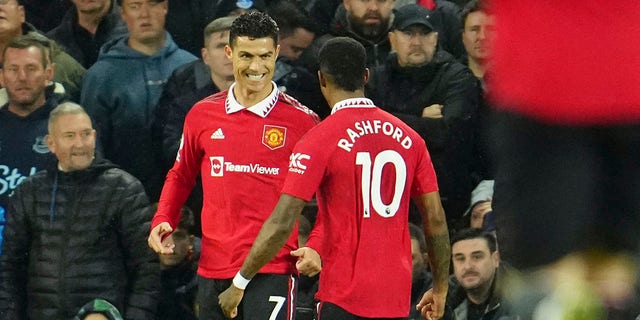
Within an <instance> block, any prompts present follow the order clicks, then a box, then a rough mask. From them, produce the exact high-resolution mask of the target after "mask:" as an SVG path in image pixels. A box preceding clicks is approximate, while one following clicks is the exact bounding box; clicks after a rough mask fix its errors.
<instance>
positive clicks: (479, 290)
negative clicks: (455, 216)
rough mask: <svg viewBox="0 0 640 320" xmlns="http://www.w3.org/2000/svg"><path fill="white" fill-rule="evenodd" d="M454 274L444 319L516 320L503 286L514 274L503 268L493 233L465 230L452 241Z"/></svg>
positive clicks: (480, 230)
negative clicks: (505, 296) (505, 298)
mask: <svg viewBox="0 0 640 320" xmlns="http://www.w3.org/2000/svg"><path fill="white" fill-rule="evenodd" d="M451 255H452V257H451V262H452V263H453V273H454V275H453V276H452V277H451V281H450V284H449V295H447V303H446V307H445V312H444V316H443V317H442V319H444V320H471V319H481V320H512V319H513V320H515V319H519V318H518V317H517V316H515V315H514V314H513V312H512V310H511V308H510V306H509V305H508V304H507V303H505V301H503V294H504V285H505V281H507V277H509V276H510V273H512V272H513V271H512V270H511V269H510V268H507V267H504V266H503V265H501V263H500V262H501V261H500V253H499V251H498V243H497V241H496V237H495V235H494V234H493V233H491V232H487V231H484V230H482V229H463V230H460V231H459V232H458V233H457V234H456V235H454V236H453V238H452V239H451Z"/></svg>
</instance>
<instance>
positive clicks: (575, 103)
mask: <svg viewBox="0 0 640 320" xmlns="http://www.w3.org/2000/svg"><path fill="white" fill-rule="evenodd" d="M491 3H492V4H493V7H492V11H493V12H494V13H495V24H496V38H495V47H494V51H493V53H494V56H493V58H492V64H491V69H490V73H489V75H490V76H489V77H488V79H487V81H488V84H489V85H488V88H489V91H490V93H491V96H492V98H493V99H494V100H495V101H496V102H497V106H499V107H501V108H507V109H512V110H515V111H517V112H518V113H521V114H526V115H528V116H530V117H533V118H537V119H539V120H543V121H545V122H549V123H556V124H577V125H598V124H616V123H620V124H623V123H638V121H639V120H640V90H638V83H640V72H638V71H640V55H638V52H639V51H640V42H639V41H635V39H634V38H633V36H634V35H636V34H638V32H640V19H638V13H639V12H640V1H637V0H616V1H607V2H602V1H582V0H580V1H578V0H563V1H518V0H492V1H491Z"/></svg>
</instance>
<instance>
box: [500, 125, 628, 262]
mask: <svg viewBox="0 0 640 320" xmlns="http://www.w3.org/2000/svg"><path fill="white" fill-rule="evenodd" d="M494 124H495V127H494V129H495V131H494V132H493V137H494V140H493V141H494V145H495V146H496V149H495V151H496V156H497V159H496V160H497V165H498V166H497V171H496V182H495V193H494V198H493V211H494V212H495V215H496V217H495V218H496V225H497V233H498V241H499V246H500V256H501V257H502V258H504V260H505V261H508V262H510V263H511V264H512V265H513V266H515V267H517V268H534V267H539V266H542V265H545V264H548V263H550V262H553V261H555V260H557V259H559V258H561V257H563V256H564V255H566V254H568V253H571V252H577V251H584V250H591V249H598V250H605V251H608V252H620V253H621V252H629V253H632V254H635V253H637V252H638V245H639V244H640V238H639V237H638V230H640V126H638V125H630V126H601V127H572V126H558V125H547V124H543V123H539V122H536V121H532V120H529V119H526V118H523V117H519V116H515V115H511V114H506V113H503V114H499V115H498V116H497V118H496V121H495V122H494Z"/></svg>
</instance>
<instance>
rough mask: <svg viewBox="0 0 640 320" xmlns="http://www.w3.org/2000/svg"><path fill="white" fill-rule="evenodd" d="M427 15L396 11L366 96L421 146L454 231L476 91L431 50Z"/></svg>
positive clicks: (462, 199)
mask: <svg viewBox="0 0 640 320" xmlns="http://www.w3.org/2000/svg"><path fill="white" fill-rule="evenodd" d="M428 14H429V11H428V10H427V9H426V8H424V7H422V6H419V5H415V4H410V5H406V6H403V7H401V8H400V9H398V11H397V12H396V15H395V20H394V25H393V30H392V31H391V32H389V39H390V41H391V45H392V47H393V49H394V51H395V53H394V54H391V55H390V56H389V59H388V60H387V61H386V63H385V64H384V65H383V66H381V67H379V68H375V69H374V70H373V72H372V73H371V78H370V80H369V83H368V86H367V96H368V97H370V98H371V99H372V100H373V101H374V102H375V103H376V105H378V106H380V107H381V108H383V109H385V110H387V111H389V112H391V113H393V114H394V115H396V116H397V117H399V118H400V119H402V120H403V121H404V122H406V123H407V124H408V125H409V126H411V128H413V129H414V130H415V131H416V132H418V133H419V134H420V135H421V136H422V138H424V140H425V141H426V143H427V148H428V149H429V153H430V154H431V158H432V161H433V166H434V168H435V170H436V175H437V177H438V185H439V187H440V195H441V197H442V206H443V207H444V209H445V212H446V213H447V221H448V225H449V226H450V229H455V224H454V222H456V220H458V219H459V218H460V217H461V216H462V214H463V213H464V211H465V210H466V209H467V207H468V206H469V196H470V194H471V190H472V189H473V187H474V181H473V179H472V177H471V172H472V164H473V159H472V152H473V139H472V138H473V137H472V136H473V135H472V133H473V120H474V118H475V115H476V110H477V103H478V96H479V92H478V90H479V88H478V84H477V80H476V79H475V78H474V76H473V74H471V72H470V71H469V69H468V68H466V67H465V66H464V65H462V64H460V63H459V62H457V61H456V60H455V58H454V57H453V56H452V55H450V54H449V53H447V52H446V51H442V50H436V45H437V42H438V33H437V32H434V28H433V26H432V25H431V23H430V22H429V20H428V19H427V16H428ZM411 217H414V218H415V217H416V215H415V214H414V215H411ZM412 222H414V223H416V224H420V221H417V220H414V219H412ZM451 226H453V227H454V228H452V227H451Z"/></svg>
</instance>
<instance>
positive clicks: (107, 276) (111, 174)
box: [0, 160, 160, 320]
mask: <svg viewBox="0 0 640 320" xmlns="http://www.w3.org/2000/svg"><path fill="white" fill-rule="evenodd" d="M151 216H152V211H151V209H150V207H149V202H148V200H147V197H146V195H145V193H144V189H143V188H142V185H141V184H140V182H139V181H138V180H137V179H135V178H134V177H133V176H131V175H130V174H128V173H126V172H124V171H122V170H120V169H118V168H116V167H115V166H114V165H113V164H111V163H110V162H108V161H106V160H96V161H94V162H93V163H92V164H91V166H89V167H88V168H87V169H84V170H78V171H73V172H62V171H59V170H57V169H49V170H46V171H41V172H38V173H37V174H35V175H33V176H31V177H29V178H28V179H26V180H25V181H24V182H23V183H22V184H21V185H20V186H19V187H18V189H17V190H16V192H15V195H14V196H13V197H12V199H11V203H10V205H9V208H8V214H7V224H6V227H5V235H6V237H5V241H4V243H3V255H2V256H1V257H0V281H1V283H0V318H2V319H13V320H22V319H33V320H37V319H71V318H73V317H74V316H75V315H76V313H77V312H78V310H80V308H81V307H82V306H83V305H85V304H86V303H87V302H89V301H91V300H93V299H96V298H101V299H104V300H107V301H109V302H110V303H111V304H113V305H114V306H115V307H116V308H117V309H118V310H123V311H124V314H125V318H126V319H132V320H133V319H153V317H154V313H155V310H156V304H157V294H158V290H159V282H160V266H159V264H158V262H157V259H158V258H157V256H156V255H155V253H154V252H153V251H151V250H149V248H148V247H147V241H146V238H147V233H148V230H149V222H150V220H151Z"/></svg>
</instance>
